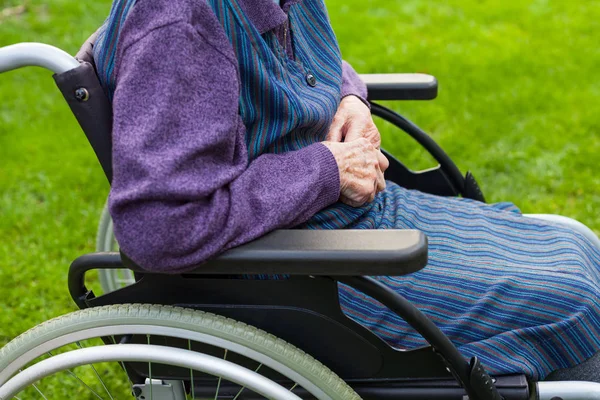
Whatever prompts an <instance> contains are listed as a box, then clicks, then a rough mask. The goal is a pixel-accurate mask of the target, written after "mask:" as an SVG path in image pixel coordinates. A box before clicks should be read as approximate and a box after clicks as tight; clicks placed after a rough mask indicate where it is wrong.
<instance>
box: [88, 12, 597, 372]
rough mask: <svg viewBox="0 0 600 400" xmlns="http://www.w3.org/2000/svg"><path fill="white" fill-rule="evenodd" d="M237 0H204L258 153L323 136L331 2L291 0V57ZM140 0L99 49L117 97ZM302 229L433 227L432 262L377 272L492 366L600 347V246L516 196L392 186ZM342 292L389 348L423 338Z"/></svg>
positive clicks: (333, 97) (333, 47)
mask: <svg viewBox="0 0 600 400" xmlns="http://www.w3.org/2000/svg"><path fill="white" fill-rule="evenodd" d="M239 1H241V0H208V3H209V5H210V6H211V8H212V9H213V11H214V13H215V16H216V17H217V19H218V20H219V22H220V23H221V25H222V27H223V29H224V31H225V33H226V34H227V36H228V38H229V39H230V42H231V45H232V47H233V49H234V52H235V54H236V55H237V58H238V64H239V65H238V66H239V78H240V82H241V92H240V103H239V106H240V115H241V117H242V120H243V122H244V124H245V126H246V129H247V136H246V143H247V146H248V154H249V158H250V160H252V159H253V158H255V157H257V156H258V155H260V154H263V153H266V152H274V153H277V152H286V151H292V150H295V149H298V148H301V147H303V146H306V145H309V144H311V143H314V142H317V141H322V140H324V138H325V135H326V133H327V130H328V127H329V125H330V124H331V121H332V119H333V115H334V113H335V111H336V109H337V107H338V105H339V102H340V96H341V94H340V93H341V92H340V91H341V82H342V72H341V71H342V61H341V55H340V51H339V48H338V46H337V42H336V38H335V35H334V33H333V31H332V29H331V27H330V24H329V20H328V16H327V13H326V9H325V5H324V3H323V0H303V1H297V2H290V3H289V4H287V7H288V8H289V9H288V8H286V11H287V12H288V15H289V25H290V27H291V32H292V43H293V49H294V57H293V58H292V57H290V56H289V54H288V53H287V52H286V49H285V48H284V46H283V45H282V44H281V43H280V40H279V36H278V34H277V32H275V30H273V31H269V32H265V33H261V32H259V31H257V29H256V28H255V27H254V26H253V25H252V23H251V21H250V20H249V18H248V17H247V16H246V15H245V14H244V12H243V10H242V7H240V4H239ZM134 3H135V0H118V1H116V2H115V3H114V4H113V8H112V10H111V15H110V17H109V19H108V20H107V22H106V24H105V29H104V31H103V32H102V33H101V35H100V37H99V39H98V42H97V43H96V46H95V60H96V64H97V67H98V71H99V75H100V78H101V81H102V83H103V85H104V87H105V88H106V90H107V92H108V93H109V95H110V94H112V91H113V90H114V85H115V80H114V71H113V66H114V61H115V60H114V58H115V54H116V51H115V50H116V47H117V43H118V38H119V32H120V29H121V26H122V24H123V22H124V21H125V20H126V17H127V13H128V12H129V10H130V9H131V8H132V6H133V5H134ZM285 4H286V3H284V7H286V5H285ZM308 74H313V75H314V76H315V77H316V79H317V85H316V87H312V86H311V85H309V84H307V81H306V76H307V75H308ZM250 160H249V161H250ZM300 228H305V229H343V228H353V229H419V230H421V231H423V232H424V233H425V234H427V236H428V238H429V263H428V265H427V267H426V268H424V269H423V270H422V271H419V272H417V273H414V274H412V275H410V276H403V277H379V278H378V279H380V280H381V281H383V282H385V283H386V284H387V285H389V286H390V287H392V288H394V289H395V290H396V291H398V292H399V293H401V294H402V295H404V296H405V297H407V298H408V299H409V300H410V301H412V302H413V303H414V304H415V305H416V306H417V307H418V308H420V309H421V310H422V311H424V312H425V314H427V315H428V316H429V318H431V319H432V320H433V321H434V322H435V323H436V324H437V325H438V326H439V327H440V328H441V329H442V330H443V331H444V332H445V334H446V335H448V336H449V337H450V339H451V340H452V341H453V342H454V343H455V344H456V345H457V346H458V347H459V349H460V351H461V352H462V353H463V354H464V355H465V356H467V357H470V356H475V355H476V356H478V357H479V358H480V359H482V361H483V363H484V365H485V366H486V367H487V369H488V370H489V371H490V372H491V373H493V374H509V373H521V372H524V373H527V374H528V375H530V376H532V377H534V378H543V377H544V376H546V375H547V374H548V373H549V372H551V371H553V370H556V369H558V368H565V367H570V366H573V365H575V364H578V363H580V362H582V361H584V360H586V359H587V358H589V357H591V356H592V355H593V354H595V353H596V352H597V351H598V350H599V349H600V313H599V311H600V307H599V306H600V304H599V299H598V298H599V294H600V272H599V270H600V251H599V249H597V248H595V247H594V246H593V245H592V244H591V243H590V242H589V241H588V240H587V239H586V238H584V237H583V236H582V235H580V234H579V233H577V232H574V231H572V230H571V229H569V228H566V227H562V226H559V225H555V224H552V223H549V222H544V221H541V220H534V219H529V218H526V217H523V216H522V215H521V214H520V212H519V210H518V209H517V208H516V207H515V206H514V205H512V204H507V203H502V204H492V205H488V204H483V203H479V202H475V201H471V200H466V199H460V198H441V197H437V196H433V195H428V194H423V193H420V192H417V191H412V190H406V189H404V188H402V187H400V186H398V185H396V184H394V183H392V182H388V186H387V189H386V190H385V191H384V192H382V193H380V194H379V195H378V196H377V197H376V199H375V201H373V202H372V203H370V204H367V205H365V206H363V207H360V208H353V207H349V206H346V205H343V204H341V203H338V204H334V205H333V206H331V207H329V208H327V209H325V210H322V211H321V212H319V213H318V214H317V215H315V216H314V217H313V218H312V219H311V220H309V221H308V222H307V223H305V224H303V226H301V227H300ZM339 292H340V300H341V304H342V307H343V310H344V312H345V313H346V314H347V315H349V316H350V317H351V318H354V319H355V320H356V321H358V322H360V323H361V324H363V325H364V326H366V327H368V328H369V329H371V330H372V331H374V332H375V333H376V334H377V335H379V336H380V337H381V338H383V339H384V340H385V341H387V342H388V343H389V344H390V345H392V346H394V347H397V348H403V349H409V348H417V347H421V346H425V345H426V343H425V342H424V340H423V339H422V338H421V337H420V336H419V335H418V334H416V333H415V332H414V331H413V330H412V329H411V328H410V327H409V326H408V325H407V324H406V323H405V322H404V321H402V320H400V319H399V318H398V317H397V316H396V315H395V314H394V313H392V312H390V311H389V310H387V309H385V308H384V307H383V306H381V305H380V304H379V303H377V302H375V301H373V300H372V299H371V298H369V297H366V296H365V295H363V294H362V293H359V292H356V291H355V290H353V289H351V288H349V287H346V286H343V285H341V286H340V290H339Z"/></svg>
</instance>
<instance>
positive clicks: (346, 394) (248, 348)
mask: <svg viewBox="0 0 600 400" xmlns="http://www.w3.org/2000/svg"><path fill="white" fill-rule="evenodd" d="M100 338H104V341H105V342H107V341H108V342H109V343H110V342H111V341H112V342H114V343H123V344H121V345H109V346H106V347H104V346H101V347H97V346H98V345H102V341H101V340H100ZM173 343H177V346H176V347H177V348H174V347H166V346H172V345H173ZM158 344H159V345H161V346H157V345H158ZM131 346H133V348H134V349H133V350H135V352H134V351H133V350H131V351H130V349H131V348H132V347H131ZM140 346H141V347H140ZM144 346H145V347H144ZM140 348H141V350H140ZM200 348H202V349H208V351H204V350H203V351H204V352H205V353H206V354H202V353H199V352H198V349H200ZM94 349H96V350H94ZM102 349H106V351H104V352H103V351H102ZM80 350H86V351H87V353H86V352H82V351H80ZM134 353H135V354H134ZM140 355H141V356H140ZM159 355H160V357H159ZM196 355H198V356H202V357H209V358H210V357H212V359H211V360H212V361H211V360H208V361H207V360H204V361H203V360H202V359H200V357H196ZM142 356H143V357H142ZM140 357H141V358H140ZM44 358H45V359H44ZM153 360H154V361H153ZM214 360H219V362H220V361H227V362H228V363H234V364H235V366H231V368H229V369H227V373H229V375H227V374H224V373H221V374H219V373H215V369H209V370H206V369H203V368H202V366H203V365H213V366H215V368H217V367H219V365H217V364H218V362H217V361H214ZM119 361H123V362H127V363H129V362H132V361H136V362H138V365H143V366H145V368H146V369H145V371H146V372H148V373H149V376H148V374H144V375H141V379H142V381H137V382H136V381H135V380H134V381H133V382H131V383H130V382H129V379H128V378H127V375H126V374H125V373H124V370H125V369H127V370H128V371H130V366H131V364H123V363H119ZM173 361H176V362H173ZM99 362H102V363H103V364H97V365H96V366H92V367H90V365H92V364H96V363H99ZM44 363H45V364H44ZM152 363H154V365H153V364H152ZM194 363H195V364H194ZM203 363H204V364H203ZM78 365H85V366H86V367H87V369H86V370H84V373H83V375H77V374H75V372H74V371H75V370H72V368H74V367H75V366H78ZM165 365H175V366H177V367H178V368H179V370H178V371H179V372H177V373H175V372H172V371H173V370H169V371H171V372H170V373H169V375H168V376H165V372H164V371H166V370H165V369H164V366H165ZM221 367H222V366H221ZM28 368H32V369H33V372H32V371H31V370H28ZM35 368H37V372H36V370H35ZM134 369H135V368H134ZM142 370H143V368H142ZM242 370H245V371H246V372H244V371H242ZM19 371H25V372H24V373H23V374H24V375H25V374H30V376H31V374H33V375H32V376H34V377H38V378H40V377H42V375H43V374H42V375H40V372H39V371H46V372H47V371H53V372H59V371H65V372H64V374H63V375H62V376H61V377H60V378H57V379H54V380H52V379H51V378H52V377H51V378H46V379H44V380H42V381H40V382H38V383H37V385H36V384H34V385H35V386H30V387H29V389H28V390H31V393H32V394H36V395H37V396H38V397H39V398H47V399H51V398H67V397H66V396H73V395H74V394H77V398H78V399H83V398H90V399H98V398H101V399H103V398H107V399H117V398H126V396H125V393H127V394H128V393H130V392H131V391H132V388H133V389H134V392H135V390H137V391H138V393H136V394H137V396H138V398H139V399H141V398H142V397H145V398H146V399H148V396H147V395H145V396H140V394H141V393H146V394H147V393H149V391H150V392H151V391H152V386H153V385H149V383H153V382H154V383H156V382H158V383H159V384H158V386H156V385H154V387H155V388H154V391H155V393H154V395H153V398H154V399H157V400H159V399H160V400H162V399H178V397H157V396H158V393H159V392H160V391H159V389H160V390H162V389H164V388H163V387H161V385H163V384H165V382H169V385H174V386H179V388H180V389H181V388H185V390H186V391H187V393H188V397H187V398H195V399H204V398H211V399H220V398H236V399H238V400H242V399H264V398H282V399H283V398H285V397H273V396H271V395H268V396H267V395H265V394H264V393H267V392H262V393H261V392H260V391H259V390H256V387H257V386H256V385H257V384H260V382H259V378H256V376H255V375H256V372H258V373H260V374H261V375H260V379H263V381H264V380H265V379H266V381H267V382H271V383H273V385H271V386H272V387H271V389H272V390H279V389H277V388H276V386H281V387H285V388H286V390H287V391H291V392H292V393H298V394H300V395H303V394H306V393H309V394H310V395H309V396H308V397H309V398H316V399H319V400H320V399H332V400H353V399H360V397H359V396H358V395H357V394H356V393H355V392H354V391H353V390H352V389H351V388H350V387H349V386H348V385H347V384H346V383H345V382H344V381H343V380H342V379H340V378H339V377H338V376H337V375H335V374H334V373H333V372H332V371H330V370H329V369H328V368H327V367H325V366H324V365H322V364H321V363H319V362H318V361H316V360H315V359H313V358H312V357H311V356H309V355H307V354H306V353H304V352H302V351H301V350H299V349H297V348H296V347H294V346H292V345H291V344H289V343H286V342H285V341H283V340H281V339H278V338H276V337H274V336H273V335H270V334H267V333H266V332H264V331H261V330H259V329H256V328H254V327H251V326H248V325H246V324H243V323H241V322H237V321H233V320H231V319H228V318H224V317H221V316H217V315H214V314H211V313H206V312H202V311H197V310H191V309H184V308H178V307H170V306H158V305H140V304H130V305H113V306H105V307H97V308H91V309H85V310H80V311H76V312H74V313H71V314H67V315H64V316H62V317H59V318H56V319H53V320H50V321H47V322H45V323H43V324H41V325H38V326H37V327H34V328H33V329H31V330H29V331H27V332H26V333H24V334H22V335H21V336H19V337H17V338H16V339H14V340H13V341H11V342H10V343H8V344H7V345H6V346H5V347H4V348H2V349H1V350H0V394H1V393H3V390H7V388H8V386H9V385H12V387H15V381H18V380H19V379H21V380H20V382H21V384H22V383H23V382H25V383H29V382H30V381H31V379H30V380H29V381H28V380H27V379H26V378H27V377H25V378H24V377H23V376H18V375H17V374H18V373H19ZM27 371H29V372H27ZM86 371H87V372H86ZM160 371H163V372H160ZM181 371H184V372H185V371H188V372H186V373H185V374H184V373H182V372H181ZM195 371H201V372H200V373H199V374H194V372H195ZM216 371H217V372H218V368H217V369H216ZM221 371H223V370H221ZM240 371H241V372H240ZM153 373H154V374H155V375H154V376H152V374H153ZM171 373H172V374H174V376H173V375H171ZM86 374H87V375H86ZM206 374H209V375H212V376H217V377H218V380H217V379H216V378H210V379H209V378H207V376H208V375H206ZM231 374H233V376H234V378H235V379H234V378H232V375H231ZM134 375H135V374H134ZM157 375H160V377H159V376H157ZM131 376H132V374H131V373H129V378H131ZM244 376H245V377H246V378H243V377H244ZM11 377H15V378H14V379H12V381H11V380H9V379H10V378H11ZM155 378H156V379H155ZM48 379H50V380H48ZM157 379H158V380H157ZM163 379H164V381H163ZM244 379H248V381H245V380H244ZM117 380H119V381H117ZM144 380H145V381H144ZM7 382H8V383H7ZM144 382H145V383H146V387H144V385H143V384H144ZM94 383H95V384H96V386H95V387H93V384H94ZM190 383H191V384H190ZM263 383H264V382H263ZM5 384H6V386H5ZM203 385H204V386H203ZM267 386H268V385H267ZM17 387H18V383H17ZM48 388H49V391H48ZM136 388H137V389H136ZM249 388H255V389H252V390H250V389H249ZM67 389H68V390H70V391H68V392H67V391H65V390H67ZM11 390H12V389H11ZM111 392H112V393H111ZM9 393H10V392H9ZM23 393H24V394H23V395H22V398H28V396H27V393H28V392H23ZM40 393H41V394H42V395H41V396H40ZM113 393H114V394H113ZM268 393H272V392H268ZM106 394H108V397H104V395H106ZM18 396H19V395H18ZM86 396H87V397H86ZM169 396H171V395H169ZM234 396H236V397H234ZM303 397H304V395H303ZM0 398H1V399H2V400H4V398H2V397H1V396H0ZM15 398H19V397H15ZM183 398H185V397H183Z"/></svg>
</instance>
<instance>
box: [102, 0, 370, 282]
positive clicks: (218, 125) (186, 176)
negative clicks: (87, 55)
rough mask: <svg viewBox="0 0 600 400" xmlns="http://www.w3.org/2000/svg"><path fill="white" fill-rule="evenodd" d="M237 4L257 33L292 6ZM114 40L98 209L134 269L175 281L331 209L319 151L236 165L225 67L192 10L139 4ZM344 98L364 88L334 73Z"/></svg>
mask: <svg viewBox="0 0 600 400" xmlns="http://www.w3.org/2000/svg"><path fill="white" fill-rule="evenodd" d="M238 1H239V2H240V3H241V5H242V7H243V8H244V10H245V12H246V13H247V15H248V17H249V18H250V20H251V21H252V22H253V24H254V25H255V26H256V28H257V29H258V30H259V31H260V32H267V31H270V30H274V29H275V30H276V29H280V28H281V26H282V24H284V23H285V21H286V20H287V15H286V13H285V11H286V10H287V9H289V6H290V5H291V4H292V3H296V2H298V1H302V0H285V1H284V2H283V4H282V7H279V6H278V5H277V4H275V3H274V2H273V0H238ZM121 35H122V36H121V38H120V42H119V48H118V52H117V61H116V67H115V68H116V90H115V93H114V98H113V109H114V122H113V167H114V178H113V185H112V190H111V194H110V201H109V205H110V211H111V215H112V217H113V220H114V226H115V234H116V237H117V239H118V242H119V245H120V246H121V249H122V250H123V251H124V252H125V253H126V254H127V255H128V256H129V257H131V258H132V259H133V260H134V261H136V262H137V263H139V264H140V265H142V266H144V267H145V268H147V269H151V270H159V271H164V272H182V271H186V270H189V269H190V268H192V267H193V266H195V265H197V264H199V263H201V262H203V261H205V260H207V259H209V258H210V257H213V256H215V255H217V254H219V253H221V252H223V251H225V250H227V249H230V248H232V247H235V246H239V245H240V244H243V243H246V242H249V241H251V240H253V239H256V238H258V237H260V236H262V235H264V234H266V233H268V232H270V231H272V230H274V229H278V228H289V227H293V226H295V225H298V224H300V223H302V222H305V221H307V220H308V219H309V218H310V217H311V216H312V215H314V214H315V213H316V212H318V211H319V210H321V209H323V208H324V207H326V206H328V205H330V204H332V203H334V202H336V201H337V200H338V197H339V190H340V184H339V172H338V167H337V164H336V162H335V159H334V158H333V155H332V154H331V153H330V151H329V150H328V149H327V148H326V147H325V146H324V145H322V144H321V143H316V144H313V145H310V146H307V147H305V148H303V149H301V150H298V151H293V152H288V153H284V154H263V155H260V156H259V157H257V158H256V159H254V160H252V161H251V162H250V163H249V162H248V155H247V150H246V145H245V139H244V135H245V127H244V125H243V123H242V121H241V119H240V117H239V115H238V102H239V100H238V98H239V81H238V70H237V61H236V60H235V59H234V57H233V51H232V49H231V44H230V43H229V41H228V39H227V37H226V35H225V32H224V31H223V28H222V27H221V26H220V25H219V22H218V21H217V19H216V18H215V16H214V14H213V12H212V10H211V9H210V8H209V7H208V6H207V5H206V4H205V3H204V2H202V1H195V0H153V1H146V0H139V1H138V2H137V4H136V6H135V7H134V9H133V10H132V11H131V13H130V15H129V16H128V19H127V21H126V23H125V26H124V27H123V31H122V33H121ZM288 48H291V46H289V47H288ZM347 95H356V96H358V97H361V98H362V99H363V100H364V98H366V88H365V86H364V84H363V83H362V82H361V81H360V79H359V77H358V75H357V74H356V72H354V70H353V69H352V67H350V65H348V64H347V63H344V64H343V86H342V96H347Z"/></svg>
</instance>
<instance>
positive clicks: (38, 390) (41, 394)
mask: <svg viewBox="0 0 600 400" xmlns="http://www.w3.org/2000/svg"><path fill="white" fill-rule="evenodd" d="M32 385H33V387H34V388H35V390H37V392H38V393H39V394H40V396H42V397H43V398H44V400H48V398H47V397H46V396H44V393H42V391H41V390H40V389H39V388H38V387H37V386H36V385H35V383H33V384H32Z"/></svg>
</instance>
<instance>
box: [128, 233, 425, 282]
mask: <svg viewBox="0 0 600 400" xmlns="http://www.w3.org/2000/svg"><path fill="white" fill-rule="evenodd" d="M122 257H123V262H124V264H125V265H126V266H127V267H128V268H131V269H133V270H136V271H140V272H143V271H144V270H143V269H142V268H140V267H138V266H136V265H135V264H134V263H133V262H132V261H131V260H129V259H128V258H127V257H126V256H125V255H122ZM426 264H427V237H426V236H425V234H423V233H422V232H420V231H417V230H391V229H390V230H299V229H291V230H277V231H274V232H271V233H270V234H268V235H266V236H264V237H262V238H260V239H257V240H255V241H253V242H250V243H248V244H245V245H242V246H240V247H236V248H234V249H231V250H229V251H227V252H225V253H224V254H222V255H221V256H219V257H217V258H215V259H213V260H210V261H208V262H206V263H204V264H202V265H199V266H198V267H197V268H196V269H195V270H193V271H192V272H190V273H191V274H218V275H229V274H290V275H327V276H351V275H352V276H358V275H373V276H377V275H389V276H398V275H406V274H409V273H411V272H415V271H418V270H420V269H422V268H423V267H424V266H425V265H426ZM150 273H152V272H150Z"/></svg>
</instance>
